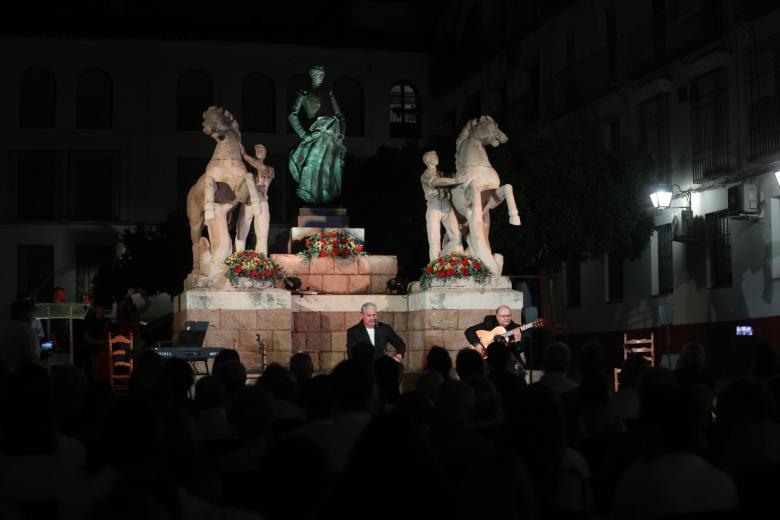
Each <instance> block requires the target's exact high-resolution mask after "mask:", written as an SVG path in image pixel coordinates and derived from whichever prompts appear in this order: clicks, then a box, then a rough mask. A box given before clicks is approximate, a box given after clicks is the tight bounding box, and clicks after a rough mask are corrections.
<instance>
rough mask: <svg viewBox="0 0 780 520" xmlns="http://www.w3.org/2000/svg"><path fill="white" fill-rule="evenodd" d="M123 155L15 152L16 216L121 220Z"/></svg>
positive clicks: (13, 208) (13, 206)
mask: <svg viewBox="0 0 780 520" xmlns="http://www.w3.org/2000/svg"><path fill="white" fill-rule="evenodd" d="M118 163H119V161H118V153H117V152H115V151H98V152H87V151H78V152H65V151H57V150H36V151H27V150H25V151H20V152H15V153H12V154H11V168H12V176H11V179H12V181H11V190H10V194H11V201H10V207H11V214H12V215H13V218H15V219H18V220H32V221H52V220H54V221H62V220H89V221H111V220H116V218H117V211H116V199H117V189H118V187H119V186H118V181H117V177H118V170H117V167H116V165H117V164H118Z"/></svg>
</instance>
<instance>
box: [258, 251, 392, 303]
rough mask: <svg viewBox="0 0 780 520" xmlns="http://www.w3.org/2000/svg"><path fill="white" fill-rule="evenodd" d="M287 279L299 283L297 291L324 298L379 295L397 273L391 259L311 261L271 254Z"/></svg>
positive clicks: (360, 258) (326, 259)
mask: <svg viewBox="0 0 780 520" xmlns="http://www.w3.org/2000/svg"><path fill="white" fill-rule="evenodd" d="M271 258H272V259H273V260H274V261H275V262H277V263H278V264H279V265H280V266H282V268H283V269H284V270H285V272H286V273H287V274H288V275H289V276H294V277H296V278H299V279H300V280H301V288H302V289H307V288H309V289H310V290H312V291H317V292H320V293H324V294H383V293H384V292H385V289H386V287H387V282H388V280H390V279H391V278H393V277H395V275H396V274H397V273H398V260H397V259H396V257H395V256H384V255H367V256H358V257H351V258H329V257H325V258H313V259H311V261H309V262H304V261H303V259H302V258H301V257H299V256H298V255H283V254H274V255H271Z"/></svg>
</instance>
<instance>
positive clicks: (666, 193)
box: [650, 172, 780, 209]
mask: <svg viewBox="0 0 780 520" xmlns="http://www.w3.org/2000/svg"><path fill="white" fill-rule="evenodd" d="M778 174H780V172H777V173H776V174H775V175H778ZM779 179H780V178H779ZM778 182H780V180H778ZM675 187H676V188H677V194H678V195H680V196H682V197H684V198H685V206H672V199H673V198H674V188H675ZM650 202H652V203H653V207H654V208H656V209H669V208H672V209H691V192H690V190H683V189H682V188H680V186H679V185H678V184H665V183H663V184H658V185H657V186H656V187H655V189H654V190H653V192H652V193H651V194H650Z"/></svg>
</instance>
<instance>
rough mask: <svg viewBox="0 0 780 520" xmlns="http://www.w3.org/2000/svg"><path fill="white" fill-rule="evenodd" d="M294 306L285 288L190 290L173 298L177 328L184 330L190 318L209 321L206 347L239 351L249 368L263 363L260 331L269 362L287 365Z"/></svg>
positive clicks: (175, 329) (255, 367) (176, 329)
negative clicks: (258, 339)
mask: <svg viewBox="0 0 780 520" xmlns="http://www.w3.org/2000/svg"><path fill="white" fill-rule="evenodd" d="M291 307H292V299H291V296H290V293H289V291H285V290H283V289H261V290H259V289H232V290H216V289H189V290H185V291H184V292H183V293H182V294H180V295H178V296H176V297H174V299H173V309H174V313H173V330H174V331H179V330H181V329H182V328H183V325H184V322H186V321H208V322H209V328H208V330H207V331H206V339H205V340H204V342H203V346H204V347H222V348H232V349H235V350H237V351H238V353H239V356H240V357H241V361H242V362H243V363H244V366H246V367H247V369H248V370H253V369H257V368H259V367H260V364H261V360H260V348H259V345H258V342H257V335H258V334H259V335H260V338H261V340H262V341H263V343H264V344H265V347H266V360H265V361H266V364H268V363H272V362H277V363H281V364H283V365H287V364H288V363H289V361H290V355H291V354H292V350H291V345H292V344H291V340H290V331H291V328H292V315H291ZM175 335H176V334H175V333H174V336H175ZM174 340H175V337H174Z"/></svg>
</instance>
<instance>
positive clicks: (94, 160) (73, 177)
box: [68, 152, 118, 221]
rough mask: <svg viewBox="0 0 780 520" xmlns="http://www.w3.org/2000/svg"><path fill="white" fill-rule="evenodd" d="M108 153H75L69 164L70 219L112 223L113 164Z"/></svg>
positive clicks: (113, 213)
mask: <svg viewBox="0 0 780 520" xmlns="http://www.w3.org/2000/svg"><path fill="white" fill-rule="evenodd" d="M117 163H118V161H117V160H116V157H115V155H114V154H113V153H111V152H74V153H73V154H72V155H71V161H70V173H71V174H70V181H71V183H70V188H71V193H72V200H73V206H72V209H71V211H69V212H68V213H69V217H70V218H71V219H73V220H96V221H111V220H116V219H117V212H116V211H115V202H116V200H115V199H116V196H115V189H116V188H118V186H117V181H116V173H117V172H116V167H115V166H116V164H117Z"/></svg>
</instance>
